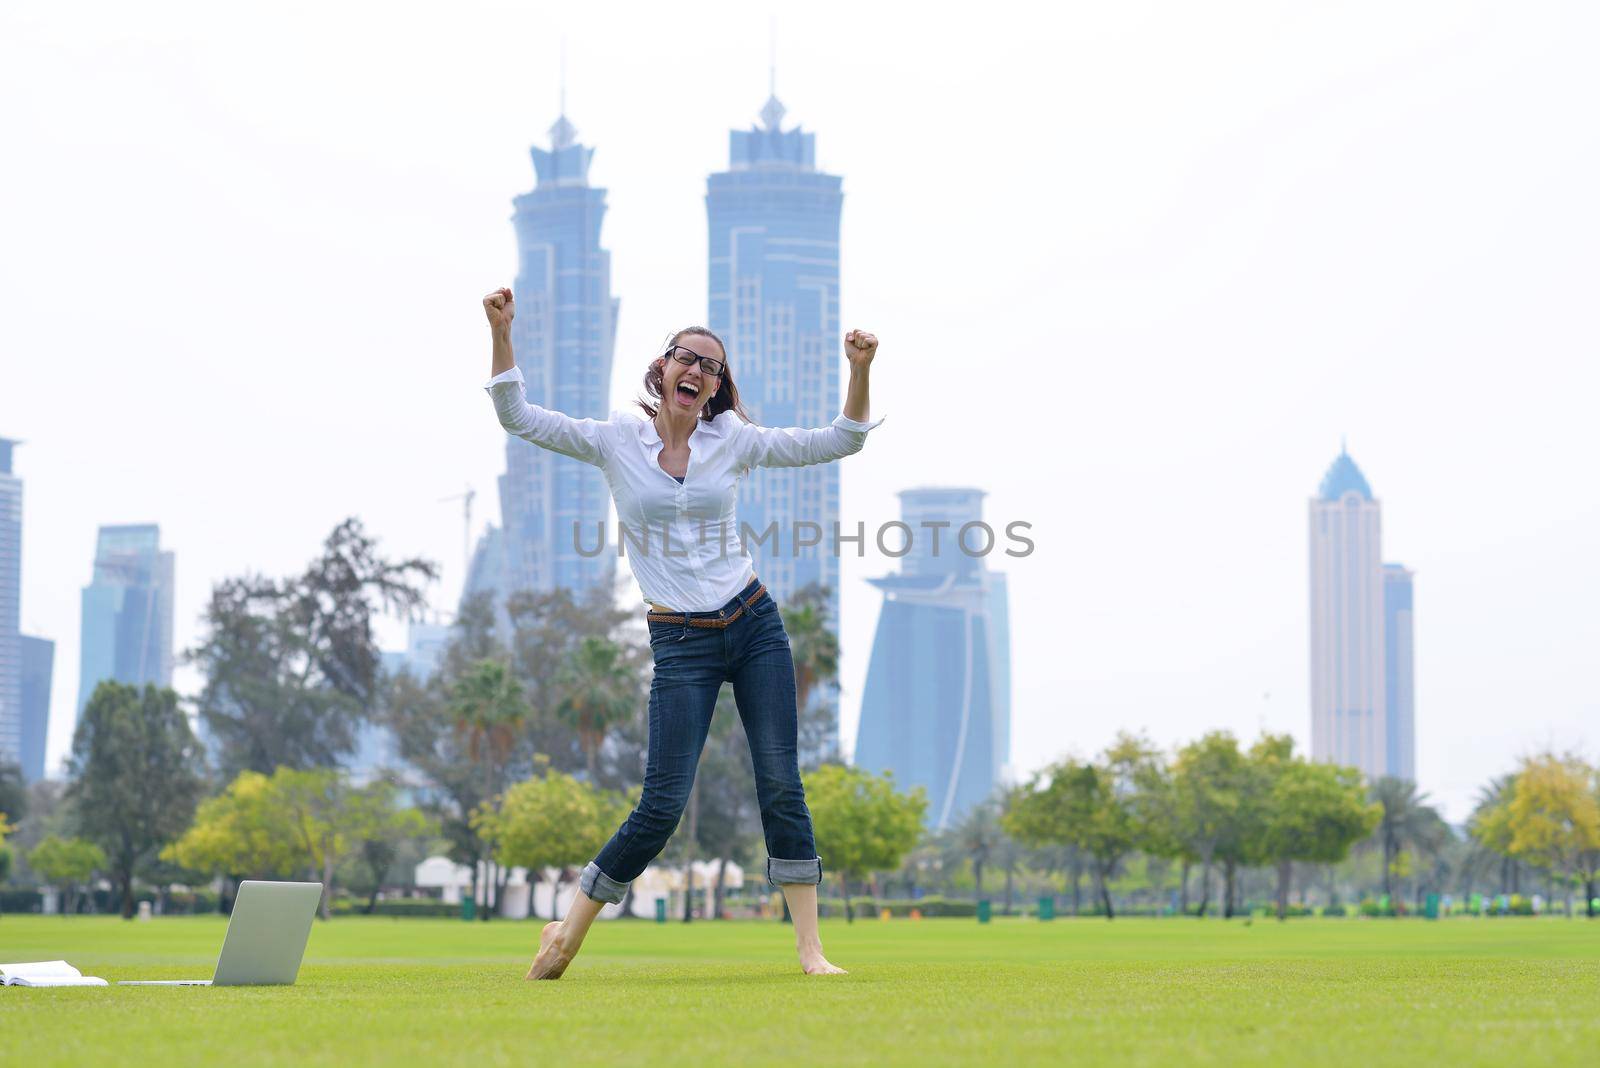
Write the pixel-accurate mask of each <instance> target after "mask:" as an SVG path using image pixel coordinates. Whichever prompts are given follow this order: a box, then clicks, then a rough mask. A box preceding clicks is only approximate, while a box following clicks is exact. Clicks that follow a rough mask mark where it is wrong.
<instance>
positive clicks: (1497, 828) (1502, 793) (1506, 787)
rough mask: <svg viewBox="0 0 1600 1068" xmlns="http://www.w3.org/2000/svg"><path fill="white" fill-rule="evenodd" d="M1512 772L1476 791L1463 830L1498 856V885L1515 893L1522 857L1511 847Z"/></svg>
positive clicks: (1513, 786)
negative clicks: (1474, 803) (1473, 805)
mask: <svg viewBox="0 0 1600 1068" xmlns="http://www.w3.org/2000/svg"><path fill="white" fill-rule="evenodd" d="M1516 789H1517V777H1516V775H1514V774H1512V775H1502V776H1500V777H1499V778H1498V779H1494V780H1492V781H1491V782H1490V783H1489V784H1488V785H1487V786H1485V787H1483V788H1482V789H1481V790H1479V791H1478V802H1477V805H1476V806H1475V807H1474V808H1473V810H1472V816H1471V818H1470V819H1469V820H1468V821H1467V834H1468V835H1469V836H1470V837H1471V838H1472V840H1473V841H1475V842H1477V843H1478V844H1479V845H1480V846H1481V847H1483V848H1484V849H1486V850H1488V851H1489V852H1490V853H1493V854H1495V855H1496V856H1498V857H1499V858H1500V883H1499V885H1500V889H1502V890H1505V891H1509V892H1511V893H1516V892H1517V890H1518V886H1519V885H1520V879H1519V875H1520V874H1521V867H1522V861H1521V860H1520V859H1519V858H1518V857H1517V856H1516V855H1514V854H1513V852H1512V849H1511V841H1512V834H1513V831H1512V826H1511V803H1512V801H1513V800H1514V798H1515V796H1516Z"/></svg>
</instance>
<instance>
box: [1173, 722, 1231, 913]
mask: <svg viewBox="0 0 1600 1068" xmlns="http://www.w3.org/2000/svg"><path fill="white" fill-rule="evenodd" d="M1243 774H1244V754H1243V753H1241V752H1240V751H1239V743H1238V741H1237V740H1236V739H1235V738H1234V737H1233V735H1232V734H1230V733H1228V732H1227V731H1212V732H1210V733H1209V734H1206V735H1204V736H1203V737H1201V738H1200V739H1198V740H1197V741H1194V742H1191V743H1190V744H1188V745H1186V746H1184V747H1183V748H1181V749H1179V750H1178V757H1177V760H1176V761H1175V762H1174V764H1173V770H1172V800H1173V807H1174V809H1175V816H1174V821H1173V822H1174V826H1175V833H1176V836H1177V838H1178V840H1179V841H1180V842H1181V843H1182V848H1183V850H1184V852H1185V853H1186V854H1187V855H1189V856H1192V857H1193V858H1194V860H1195V861H1197V862H1198V863H1199V864H1200V915H1201V916H1204V915H1205V914H1206V909H1207V907H1208V906H1209V904H1210V901H1211V866H1212V864H1213V862H1214V861H1215V860H1216V858H1217V847H1218V845H1219V844H1220V843H1222V842H1223V840H1224V838H1225V837H1226V836H1227V834H1228V832H1229V829H1230V828H1231V827H1232V826H1233V824H1234V821H1235V820H1236V819H1237V818H1238V813H1239V806H1240V805H1241V804H1242V803H1243V797H1242V795H1241V792H1240V782H1241V779H1242V777H1243Z"/></svg>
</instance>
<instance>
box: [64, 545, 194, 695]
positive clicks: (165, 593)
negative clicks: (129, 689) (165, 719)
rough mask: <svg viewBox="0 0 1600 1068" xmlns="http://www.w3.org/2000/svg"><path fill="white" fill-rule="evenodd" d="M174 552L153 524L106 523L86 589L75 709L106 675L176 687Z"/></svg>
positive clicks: (141, 682)
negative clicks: (174, 666)
mask: <svg viewBox="0 0 1600 1068" xmlns="http://www.w3.org/2000/svg"><path fill="white" fill-rule="evenodd" d="M174 569H175V563H174V557H173V554H172V553H171V552H170V551H165V550H163V549H162V548H161V528H160V527H159V526H157V525H156V524H154V523H137V524H131V525H125V526H103V527H101V528H100V536H99V540H98V542H97V544H96V546H95V554H94V577H93V579H92V581H91V582H90V583H89V585H87V586H85V587H84V588H83V632H82V648H81V657H82V659H81V660H80V662H79V669H78V715H80V716H81V715H82V714H83V706H84V705H86V704H88V703H89V698H90V697H91V696H92V695H93V694H94V688H95V687H96V686H97V685H99V683H100V682H101V681H103V680H105V679H115V680H116V681H117V682H122V683H127V684H129V685H133V686H142V685H144V684H145V683H147V682H153V683H155V684H156V685H157V686H171V685H172V595H173V580H174Z"/></svg>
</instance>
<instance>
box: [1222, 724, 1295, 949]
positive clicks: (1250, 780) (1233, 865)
mask: <svg viewBox="0 0 1600 1068" xmlns="http://www.w3.org/2000/svg"><path fill="white" fill-rule="evenodd" d="M1293 749H1294V742H1293V740H1292V739H1291V738H1290V737H1289V736H1288V735H1287V734H1268V733H1265V732H1263V733H1262V735H1261V737H1260V738H1258V739H1257V740H1256V743H1255V744H1254V745H1253V746H1251V747H1250V751H1249V752H1248V753H1245V754H1242V758H1241V759H1240V760H1239V762H1238V763H1231V762H1226V761H1225V762H1223V763H1222V764H1221V765H1220V766H1219V768H1218V770H1219V771H1220V772H1221V774H1220V776H1219V778H1218V779H1217V780H1216V781H1215V782H1214V783H1213V786H1214V787H1215V788H1216V789H1217V790H1218V791H1220V792H1221V794H1222V795H1223V796H1225V797H1227V798H1229V800H1230V816H1229V819H1228V820H1227V822H1225V823H1224V824H1223V825H1222V828H1221V833H1220V834H1218V835H1217V838H1216V842H1215V848H1214V855H1215V857H1216V859H1218V860H1220V861H1221V862H1222V876H1223V878H1222V917H1223V919H1232V918H1233V914H1234V912H1235V911H1237V909H1238V898H1237V890H1238V885H1239V881H1238V875H1239V871H1240V869H1242V868H1247V867H1250V866H1253V865H1256V864H1261V863H1265V862H1266V859H1267V858H1266V856H1265V855H1264V853H1263V842H1264V840H1265V837H1266V823H1267V812H1268V806H1269V803H1270V801H1269V798H1270V794H1271V791H1272V779H1273V769H1274V768H1275V767H1276V766H1278V765H1279V764H1282V763H1284V762H1287V761H1288V760H1289V759H1290V755H1291V753H1292V752H1293Z"/></svg>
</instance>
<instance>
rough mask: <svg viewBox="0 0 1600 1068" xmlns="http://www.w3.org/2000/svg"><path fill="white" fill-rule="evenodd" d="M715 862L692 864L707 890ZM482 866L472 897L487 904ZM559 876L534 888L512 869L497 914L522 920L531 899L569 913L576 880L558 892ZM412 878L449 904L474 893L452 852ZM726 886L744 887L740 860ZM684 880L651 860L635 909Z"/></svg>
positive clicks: (603, 914)
mask: <svg viewBox="0 0 1600 1068" xmlns="http://www.w3.org/2000/svg"><path fill="white" fill-rule="evenodd" d="M717 863H718V862H717V861H714V860H697V861H694V862H693V863H692V864H691V865H690V868H691V869H692V871H693V875H694V884H695V888H696V889H697V890H704V889H706V888H708V887H710V886H712V885H713V884H715V883H716V881H717ZM484 867H485V866H484V865H483V863H482V862H480V863H479V865H478V874H479V879H478V892H477V895H476V896H475V898H474V900H475V901H476V903H477V905H478V907H480V908H481V907H483V901H484V884H485V882H486V878H485V877H484ZM556 875H557V872H556V869H554V868H546V869H545V870H544V874H543V877H542V878H541V879H540V880H539V884H538V886H536V887H531V891H532V892H531V894H530V886H529V883H528V870H527V869H526V868H512V869H511V874H510V876H509V877H508V878H507V879H506V885H505V890H504V893H503V894H502V895H501V898H500V907H499V909H498V914H499V915H500V916H503V917H505V918H506V919H509V920H524V919H527V918H528V916H529V915H530V910H529V905H530V902H531V904H532V906H533V908H532V914H533V915H538V916H543V917H549V918H558V917H561V916H565V915H566V914H567V909H568V907H570V906H571V904H572V899H573V896H574V895H576V894H577V893H578V880H577V879H568V880H567V881H566V882H564V883H562V884H561V887H560V892H559V893H557V892H556V887H555V886H554V883H553V880H554V879H555V877H556ZM413 882H414V883H415V884H416V886H417V888H418V889H419V890H430V891H432V890H437V891H439V899H440V900H441V901H443V902H445V903H447V904H451V905H456V904H460V903H461V901H462V899H464V898H465V897H466V896H467V895H468V894H470V893H471V892H472V868H470V867H469V866H467V865H465V864H457V863H456V862H455V861H453V860H451V859H450V858H448V857H439V856H433V857H429V858H427V859H426V860H424V861H423V862H422V863H420V864H418V865H417V867H416V870H415V871H414V872H413ZM722 885H723V888H724V889H726V890H737V889H740V888H741V887H743V886H744V869H743V868H742V867H740V866H739V865H737V864H735V863H733V862H732V861H729V862H728V867H727V870H726V871H725V872H724V873H723V878H722ZM683 889H684V885H683V869H682V868H679V867H663V866H661V865H654V864H652V865H651V866H650V867H648V868H646V869H645V870H644V872H643V874H641V875H640V876H639V877H638V878H637V879H635V880H634V881H633V902H632V908H631V911H632V913H633V915H635V916H637V917H639V918H641V919H649V918H650V917H652V916H654V915H655V914H656V902H657V901H658V900H670V899H671V895H672V894H673V893H675V892H676V893H681V892H682V891H683ZM552 895H555V903H554V907H553V908H552V906H551V897H552ZM621 914H622V906H621V905H620V904H612V903H609V902H608V903H607V904H605V905H604V906H602V907H601V909H600V918H601V919H603V920H609V919H614V918H615V917H617V916H620V915H621Z"/></svg>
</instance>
